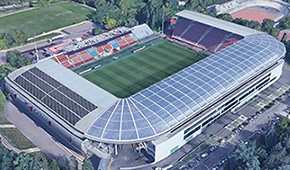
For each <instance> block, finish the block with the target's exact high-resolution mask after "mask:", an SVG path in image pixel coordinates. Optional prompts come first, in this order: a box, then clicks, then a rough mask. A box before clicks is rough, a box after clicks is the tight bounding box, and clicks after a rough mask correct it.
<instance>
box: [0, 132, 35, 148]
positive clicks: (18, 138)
mask: <svg viewBox="0 0 290 170" xmlns="http://www.w3.org/2000/svg"><path fill="white" fill-rule="evenodd" d="M0 133H1V134H2V135H3V136H4V137H5V138H6V139H7V140H8V141H9V143H11V144H12V145H13V146H15V147H16V148H18V149H28V148H34V147H35V145H33V143H31V142H30V140H29V139H27V138H26V137H25V136H24V135H23V134H22V133H21V132H20V131H19V130H18V129H16V128H0Z"/></svg>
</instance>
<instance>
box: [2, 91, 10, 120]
mask: <svg viewBox="0 0 290 170" xmlns="http://www.w3.org/2000/svg"><path fill="white" fill-rule="evenodd" d="M5 103H6V97H5V95H4V94H3V93H2V92H0V124H11V123H10V122H9V121H8V120H7V119H6V118H5V114H4V105H5Z"/></svg>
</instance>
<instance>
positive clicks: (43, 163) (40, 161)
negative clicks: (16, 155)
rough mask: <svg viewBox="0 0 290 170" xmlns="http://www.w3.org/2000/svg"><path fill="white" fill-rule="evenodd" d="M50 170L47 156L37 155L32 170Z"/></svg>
mask: <svg viewBox="0 0 290 170" xmlns="http://www.w3.org/2000/svg"><path fill="white" fill-rule="evenodd" d="M39 169H43V170H45V169H49V163H48V160H47V159H46V157H45V156H39V155H36V156H35V157H34V164H33V168H32V170H39Z"/></svg>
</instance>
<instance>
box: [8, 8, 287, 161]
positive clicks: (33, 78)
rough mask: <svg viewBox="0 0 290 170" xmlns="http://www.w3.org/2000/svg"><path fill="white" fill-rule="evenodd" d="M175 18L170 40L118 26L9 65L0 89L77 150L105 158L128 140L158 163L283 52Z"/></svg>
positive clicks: (252, 92) (267, 42) (217, 23)
mask: <svg viewBox="0 0 290 170" xmlns="http://www.w3.org/2000/svg"><path fill="white" fill-rule="evenodd" d="M176 16H177V17H178V20H177V23H176V25H175V27H174V30H173V32H172V35H171V38H168V39H163V38H160V37H159V36H158V35H157V34H155V33H154V32H153V31H152V30H151V29H150V28H149V27H148V26H147V25H140V26H136V27H133V28H125V27H121V28H118V29H115V30H112V31H109V32H107V33H104V34H101V35H98V36H96V37H93V38H91V39H88V40H85V41H82V42H78V43H72V44H70V45H69V46H67V47H65V48H64V51H63V53H62V54H58V55H55V56H52V57H51V58H48V59H45V60H42V61H40V62H38V63H36V64H32V65H29V66H26V67H23V68H20V69H18V70H16V71H14V72H12V73H11V74H9V75H8V77H6V87H7V89H8V91H9V92H10V94H11V96H12V98H13V99H14V100H15V101H16V102H17V103H21V104H22V105H23V106H24V107H26V108H27V111H28V113H27V114H28V115H34V116H35V117H37V118H38V119H39V120H40V121H42V122H43V126H47V127H48V128H51V129H53V130H54V131H55V132H57V133H58V134H59V135H60V136H61V137H63V138H64V139H65V140H66V141H67V142H68V143H70V144H71V145H73V146H74V147H76V148H78V149H79V150H81V151H83V152H85V153H90V154H96V155H97V156H99V157H101V158H110V156H111V155H112V154H117V153H118V149H119V148H121V147H120V146H124V145H131V144H133V145H134V146H136V147H137V149H138V150H140V151H142V152H143V154H144V155H146V157H148V159H149V160H150V161H151V162H157V161H160V160H162V159H164V158H166V157H167V156H169V155H170V154H172V153H173V152H174V151H176V150H178V149H179V148H181V147H182V146H183V145H184V144H186V143H187V142H188V141H190V140H194V137H195V136H196V135H198V134H200V133H201V132H202V131H203V130H204V129H205V128H206V127H207V126H208V125H209V124H211V123H212V122H213V121H215V120H216V119H217V118H218V117H220V116H221V115H223V114H225V113H226V112H228V111H234V110H235V109H236V108H238V107H239V106H241V105H243V104H244V103H245V102H247V101H248V100H249V99H251V98H252V97H254V96H256V95H257V94H258V93H259V92H261V91H262V90H263V89H265V88H267V87H268V86H270V85H271V84H273V83H274V82H275V81H277V80H278V79H279V77H280V76H281V74H282V66H283V62H284V60H283V58H284V56H285V52H286V51H285V47H284V46H283V44H282V43H280V42H279V41H278V40H277V39H275V38H273V37H272V36H270V35H268V34H265V33H262V32H258V31H256V30H252V29H249V28H246V27H243V26H240V25H236V24H233V23H229V22H226V21H223V20H219V19H216V18H213V17H210V16H207V15H203V14H199V13H195V12H192V11H187V10H184V11H181V12H179V13H177V14H176ZM112 57H113V58H112Z"/></svg>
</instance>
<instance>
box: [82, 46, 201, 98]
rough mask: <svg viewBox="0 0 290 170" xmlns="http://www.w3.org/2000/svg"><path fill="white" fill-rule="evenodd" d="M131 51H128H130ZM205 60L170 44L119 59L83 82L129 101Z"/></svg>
mask: <svg viewBox="0 0 290 170" xmlns="http://www.w3.org/2000/svg"><path fill="white" fill-rule="evenodd" d="M127 51H128V50H127ZM205 57H206V56H204V55H201V54H198V53H196V52H194V51H191V50H188V49H184V48H181V47H179V46H177V45H174V44H172V43H170V42H167V41H162V42H161V43H158V44H157V45H155V46H151V47H149V46H146V49H145V50H143V51H140V52H138V53H136V54H132V53H131V50H130V56H128V57H126V58H123V59H119V61H118V62H114V63H113V64H109V65H107V66H105V67H102V68H101V69H98V70H95V71H93V72H90V73H88V74H85V75H84V78H86V79H88V80H89V81H91V82H93V83H95V84H96V85H98V86H100V87H101V88H103V89H105V90H107V91H109V92H110V93H112V94H114V95H115V96H117V97H120V98H125V97H128V96H130V95H132V94H134V93H136V92H138V91H140V90H142V89H144V88H146V87H148V86H150V85H152V84H154V83H156V82H158V81H160V80H162V79H164V78H166V77H168V76H170V75H172V74H174V73H176V72H178V71H180V70H181V69H183V68H185V67H187V66H189V65H192V64H193V63H195V62H197V61H199V60H201V59H203V58H205Z"/></svg>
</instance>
